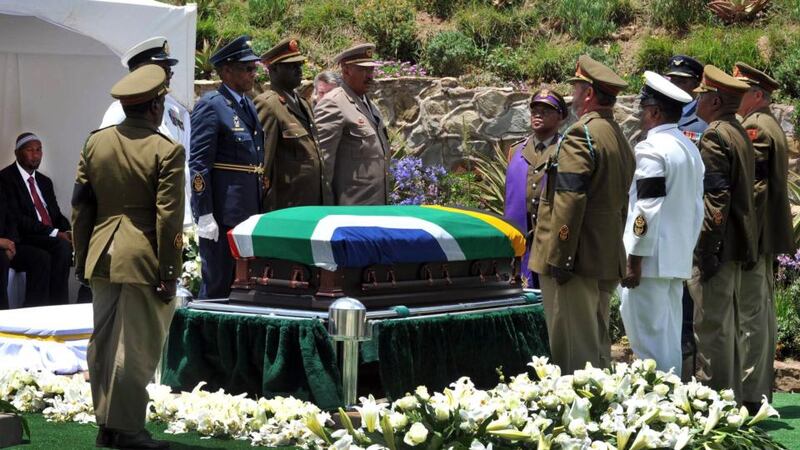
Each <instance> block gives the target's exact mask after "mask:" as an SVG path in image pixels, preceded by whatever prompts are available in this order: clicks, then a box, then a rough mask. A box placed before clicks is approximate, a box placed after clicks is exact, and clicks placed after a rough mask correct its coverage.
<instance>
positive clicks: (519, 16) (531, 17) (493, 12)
mask: <svg viewBox="0 0 800 450" xmlns="http://www.w3.org/2000/svg"><path fill="white" fill-rule="evenodd" d="M453 20H454V21H455V23H456V26H457V27H458V29H459V30H460V31H461V32H463V33H464V34H466V35H467V36H470V37H472V39H473V40H474V41H475V42H476V43H477V44H478V45H480V46H481V47H483V48H488V47H490V46H493V45H498V44H513V43H516V42H518V41H519V38H520V36H521V35H522V34H523V32H525V31H527V30H528V29H529V28H530V27H531V26H532V25H534V24H535V23H538V22H539V21H540V20H541V17H540V16H538V15H537V14H535V11H533V10H531V9H526V8H517V9H513V10H510V11H504V10H498V9H497V8H494V7H492V6H491V5H487V4H483V3H472V4H470V5H469V6H466V7H464V8H462V9H460V10H458V11H457V12H456V14H455V16H454V17H453Z"/></svg>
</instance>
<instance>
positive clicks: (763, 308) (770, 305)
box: [739, 255, 777, 403]
mask: <svg viewBox="0 0 800 450" xmlns="http://www.w3.org/2000/svg"><path fill="white" fill-rule="evenodd" d="M772 264H773V258H772V255H762V256H761V257H760V258H758V262H757V263H756V266H755V267H754V268H753V269H752V270H743V271H742V303H741V305H740V306H739V309H740V311H741V320H740V326H741V329H742V375H743V377H742V378H743V379H742V400H743V401H746V402H756V403H760V402H761V398H762V396H763V395H766V396H767V399H768V400H769V401H772V384H773V381H774V378H775V368H774V366H775V345H776V342H775V340H776V338H777V337H776V333H777V330H776V323H775V322H776V319H775V299H774V297H773V295H774V287H775V286H774V282H775V280H774V278H773V277H774V276H773V274H772Z"/></svg>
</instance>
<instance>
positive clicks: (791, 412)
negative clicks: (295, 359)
mask: <svg viewBox="0 0 800 450" xmlns="http://www.w3.org/2000/svg"><path fill="white" fill-rule="evenodd" d="M773 406H774V407H775V408H776V409H777V410H778V412H779V413H780V414H781V418H780V419H777V420H775V419H773V420H767V421H764V422H762V425H761V428H762V429H764V430H765V431H767V432H768V433H769V434H770V435H771V436H772V437H773V438H775V440H777V441H778V442H780V443H781V444H783V445H784V446H786V448H787V449H789V450H800V394H784V393H779V394H775V398H774V401H773ZM25 417H26V418H27V419H28V423H29V425H30V428H31V440H30V442H27V443H25V444H22V445H18V446H14V447H10V448H14V449H25V450H28V449H30V450H34V449H41V450H52V449H65V450H71V449H78V448H93V447H94V438H95V436H96V435H97V427H95V426H93V425H81V424H78V423H63V424H58V423H50V422H47V421H46V420H45V419H44V417H43V416H42V415H41V414H26V415H25ZM147 429H148V430H149V431H150V432H151V433H153V437H155V438H156V439H163V440H167V441H169V442H170V444H171V448H172V449H175V450H184V449H186V450H188V449H195V448H198V449H200V448H203V449H219V450H222V449H226V450H227V449H252V448H253V447H251V446H250V444H249V441H233V440H224V439H201V438H200V436H199V435H198V434H196V433H187V434H179V435H172V434H164V432H163V431H164V429H165V426H164V425H162V424H149V425H148V426H147ZM261 448H265V447H261ZM279 448H281V449H285V450H289V449H293V448H294V447H279Z"/></svg>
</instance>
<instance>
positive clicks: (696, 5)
mask: <svg viewBox="0 0 800 450" xmlns="http://www.w3.org/2000/svg"><path fill="white" fill-rule="evenodd" d="M705 3H706V2H705V1H704V0H651V1H650V3H649V4H648V5H647V8H648V10H649V16H650V23H651V24H653V25H655V26H662V27H664V28H666V29H667V30H668V31H669V32H670V33H685V32H686V31H688V30H689V25H691V24H693V23H697V22H701V21H706V20H707V18H708V12H707V10H706V8H705Z"/></svg>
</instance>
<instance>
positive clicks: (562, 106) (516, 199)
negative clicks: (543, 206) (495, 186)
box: [503, 89, 569, 288]
mask: <svg viewBox="0 0 800 450" xmlns="http://www.w3.org/2000/svg"><path fill="white" fill-rule="evenodd" d="M530 109H531V129H532V130H533V133H532V134H531V135H530V136H528V137H527V138H525V139H523V140H521V141H519V142H517V143H516V144H514V145H512V148H513V151H512V154H511V157H510V158H509V160H508V169H507V171H506V189H505V202H504V214H503V215H504V216H505V217H506V219H507V220H510V221H511V222H512V223H514V224H515V225H516V226H517V227H519V229H521V230H525V231H526V233H527V234H528V239H527V241H528V246H529V247H528V250H529V251H528V252H526V253H525V255H524V256H523V257H522V275H523V277H524V278H525V279H526V281H527V286H528V287H532V288H538V287H539V279H538V278H537V277H536V276H535V275H534V274H533V273H531V271H530V269H528V259H529V256H530V244H531V242H533V239H532V237H533V230H535V229H536V214H537V210H538V209H539V198H540V197H541V195H542V191H543V188H542V187H543V186H542V183H541V180H542V177H543V176H544V166H545V163H547V159H548V158H549V157H550V155H551V154H552V153H553V150H555V147H556V144H557V143H558V140H559V139H560V138H561V135H560V134H559V133H558V129H559V127H560V126H561V124H562V123H563V122H564V120H565V119H566V118H567V117H568V116H569V110H567V103H566V102H565V101H564V97H562V96H561V94H559V93H558V92H555V91H552V90H550V89H541V90H539V91H536V93H534V94H533V97H531V104H530Z"/></svg>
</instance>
